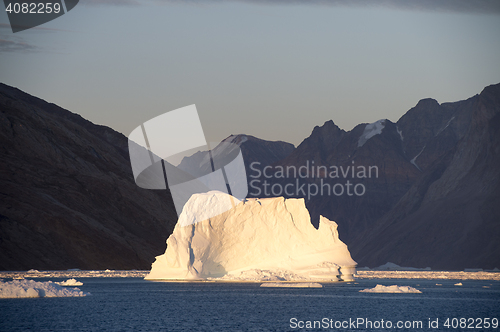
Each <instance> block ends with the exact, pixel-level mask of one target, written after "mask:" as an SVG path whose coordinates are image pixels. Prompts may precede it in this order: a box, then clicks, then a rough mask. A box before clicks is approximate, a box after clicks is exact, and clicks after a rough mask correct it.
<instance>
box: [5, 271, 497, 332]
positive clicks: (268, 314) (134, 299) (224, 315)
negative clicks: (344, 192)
mask: <svg viewBox="0 0 500 332" xmlns="http://www.w3.org/2000/svg"><path fill="white" fill-rule="evenodd" d="M37 280H38V281H45V280H44V279H37ZM47 280H49V279H47ZM50 280H52V281H62V279H61V280H55V279H50ZM79 281H82V282H83V286H80V287H79V288H80V289H81V290H82V291H85V292H90V293H91V295H90V296H86V297H79V298H24V299H0V331H37V332H38V331H40V332H42V331H231V332H235V331H391V330H392V331H459V330H460V331H462V330H471V331H472V330H475V331H477V330H481V331H483V330H485V331H500V326H497V328H493V325H492V322H493V321H492V319H500V281H489V280H486V281H485V280H481V281H479V280H469V281H468V280H465V281H460V280H421V279H420V280H418V279H377V280H369V279H366V280H356V281H355V282H351V283H323V287H322V288H267V287H266V288H262V287H260V283H214V282H178V283H173V282H152V281H145V280H142V279H140V278H79ZM458 282H461V283H462V286H456V285H455V284H456V283H458ZM377 284H381V285H386V286H389V285H400V286H411V287H414V288H416V289H418V290H420V291H421V292H422V293H421V294H373V293H360V292H359V291H360V290H362V289H366V288H373V287H375V286H376V285H377ZM486 318H488V320H485V319H486ZM460 319H466V321H465V324H466V325H463V324H462V325H461V322H464V321H463V320H462V321H460ZM470 319H473V320H474V324H473V325H471V324H470V323H471V321H470ZM447 320H448V327H447V326H445V325H446V322H447ZM467 320H468V321H467ZM487 321H489V323H490V325H489V327H488V328H486V327H485V326H486V325H487V324H485V323H486V322H487ZM353 322H354V323H353ZM388 322H390V323H391V325H390V327H388ZM414 322H417V324H416V325H415V323H414ZM418 322H421V324H418ZM360 323H361V324H360ZM398 323H400V325H399V326H401V328H398V326H397V324H398ZM436 323H437V324H436ZM353 324H354V325H353ZM401 324H403V325H401ZM405 324H406V325H405ZM408 324H413V325H412V326H411V327H410V325H408ZM405 326H406V327H405ZM464 326H465V328H464ZM472 326H473V327H474V328H473V329H472V328H471V327H472ZM467 327H469V329H467Z"/></svg>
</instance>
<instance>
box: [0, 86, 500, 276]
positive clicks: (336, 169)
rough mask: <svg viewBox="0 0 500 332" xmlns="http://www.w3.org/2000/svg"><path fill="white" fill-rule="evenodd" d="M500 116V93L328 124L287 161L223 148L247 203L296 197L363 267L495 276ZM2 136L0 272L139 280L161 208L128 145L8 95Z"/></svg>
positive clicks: (268, 150)
mask: <svg viewBox="0 0 500 332" xmlns="http://www.w3.org/2000/svg"><path fill="white" fill-rule="evenodd" d="M499 110H500V84H498V85H494V86H490V87H487V88H485V89H484V91H483V92H482V93H481V94H480V95H476V96H474V97H472V98H469V99H467V100H464V101H459V102H453V103H442V104H439V103H438V102H437V101H435V100H433V99H423V100H421V101H420V102H418V103H417V105H416V106H415V107H414V108H412V109H410V110H409V111H408V112H407V113H406V114H405V115H403V116H402V117H401V118H400V119H399V120H398V121H397V122H396V123H393V122H391V121H389V120H379V121H377V122H375V123H373V124H360V125H358V126H356V127H354V128H353V129H352V130H350V131H344V130H342V129H340V128H339V127H338V126H336V125H335V124H334V123H333V121H327V122H325V124H324V125H323V126H317V127H315V128H314V130H313V131H312V133H311V135H310V136H309V137H308V138H306V139H305V140H304V141H303V142H302V143H301V144H300V145H299V146H298V147H297V148H296V149H295V148H294V147H293V145H291V144H289V143H285V142H269V141H264V140H261V139H258V138H255V137H253V136H249V135H231V136H229V137H228V138H227V139H226V140H224V142H229V143H235V144H237V145H238V146H240V148H241V151H242V154H243V158H244V160H245V166H246V171H247V177H248V180H249V184H250V187H249V196H250V197H252V196H253V197H266V196H270V197H271V196H285V197H304V198H305V199H306V204H307V207H308V209H309V211H310V213H311V216H312V219H313V223H315V224H316V225H317V222H318V219H319V215H324V216H325V217H327V218H329V219H331V220H335V221H336V222H337V223H338V225H339V233H340V238H341V239H342V241H343V242H346V243H347V244H348V245H349V249H350V251H351V253H352V256H353V258H354V259H355V260H357V261H358V262H359V264H360V265H361V266H370V267H374V266H378V265H381V264H384V263H386V262H388V261H391V262H393V263H396V264H399V265H401V266H415V267H427V266H430V267H432V268H434V269H463V268H475V267H481V268H493V267H500V246H499V245H498V243H500V207H499V204H498V202H500V171H499V170H500V157H499V155H500V131H499V129H500V116H499V112H500V111H499ZM0 127H1V131H0V141H1V142H2V143H1V150H0V154H1V160H2V163H1V165H0V195H1V196H0V197H1V200H0V202H1V203H0V249H1V250H0V269H29V268H35V269H65V268H74V267H77V268H82V269H88V268H90V269H104V268H112V269H133V268H136V269H139V268H140V269H143V268H144V269H148V268H149V267H150V263H151V262H152V261H153V260H154V257H155V256H156V255H158V254H160V253H162V252H163V251H164V249H165V239H166V238H167V237H168V235H169V234H170V233H171V231H172V229H173V226H174V224H175V222H176V219H177V217H176V213H175V210H174V207H173V204H172V202H171V197H170V195H169V193H168V191H164V190H163V191H161V190H160V191H155V190H144V189H141V188H139V187H137V185H136V184H135V183H134V180H133V178H132V173H131V168H130V162H129V157H128V149H127V138H126V137H124V136H123V135H121V134H119V133H117V132H115V131H113V130H112V129H110V128H107V127H103V126H97V125H94V124H92V123H90V122H89V121H87V120H85V119H83V118H81V117H80V116H78V115H76V114H73V113H71V112H69V111H66V110H63V109H61V108H60V107H58V106H56V105H53V104H49V103H46V102H45V101H43V100H40V99H38V98H35V97H32V96H29V95H27V94H25V93H23V92H21V91H19V90H17V89H14V88H11V87H8V86H6V85H0ZM230 152H231V151H228V153H230ZM207 160H209V158H207V152H198V153H196V154H194V155H193V156H191V157H187V158H185V159H184V160H183V161H182V162H181V164H180V165H179V168H180V169H182V170H184V171H188V173H190V172H189V171H190V169H191V168H193V169H196V168H199V167H200V165H201V166H202V167H203V165H205V166H206V167H207V172H209V171H210V169H209V164H208V163H207ZM254 162H258V165H257V164H253V166H251V165H252V163H254ZM280 172H281V173H280ZM315 189H316V190H317V191H316V192H314V190H315ZM320 190H324V191H325V192H323V193H321V192H320Z"/></svg>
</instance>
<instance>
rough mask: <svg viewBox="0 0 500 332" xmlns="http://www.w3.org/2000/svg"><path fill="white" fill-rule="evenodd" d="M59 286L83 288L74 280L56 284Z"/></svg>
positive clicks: (81, 283) (80, 283) (81, 284)
mask: <svg viewBox="0 0 500 332" xmlns="http://www.w3.org/2000/svg"><path fill="white" fill-rule="evenodd" d="M56 284H58V285H60V286H83V282H81V281H77V280H76V279H68V280H65V281H60V282H56Z"/></svg>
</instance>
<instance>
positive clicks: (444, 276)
mask: <svg viewBox="0 0 500 332" xmlns="http://www.w3.org/2000/svg"><path fill="white" fill-rule="evenodd" d="M149 272H150V271H148V270H70V271H67V270H66V271H49V270H47V271H37V270H30V271H0V279H23V278H32V279H37V278H142V279H144V278H145V277H146V276H147V275H148V274H149ZM354 279H355V280H363V279H428V280H448V279H451V280H496V281H500V272H496V271H495V272H491V271H475V272H465V271H427V270H426V271H403V270H401V271H371V270H362V271H357V272H356V274H355V275H354ZM355 280H354V281H355ZM149 281H156V282H210V283H213V282H219V283H235V282H236V283H238V282H252V283H262V282H283V283H286V282H329V283H338V282H340V283H344V282H352V281H327V280H325V281H321V280H313V279H311V280H295V281H292V280H283V281H280V280H230V279H221V280H214V279H209V280H185V279H176V280H174V279H155V280H149Z"/></svg>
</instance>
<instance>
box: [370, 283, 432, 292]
mask: <svg viewBox="0 0 500 332" xmlns="http://www.w3.org/2000/svg"><path fill="white" fill-rule="evenodd" d="M360 292H361V293H422V292H421V291H419V290H418V289H416V288H413V287H410V286H398V285H392V286H384V285H377V286H375V287H374V288H367V289H363V290H360Z"/></svg>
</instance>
